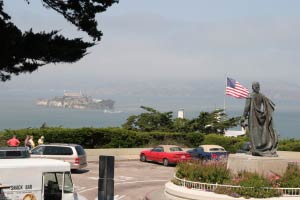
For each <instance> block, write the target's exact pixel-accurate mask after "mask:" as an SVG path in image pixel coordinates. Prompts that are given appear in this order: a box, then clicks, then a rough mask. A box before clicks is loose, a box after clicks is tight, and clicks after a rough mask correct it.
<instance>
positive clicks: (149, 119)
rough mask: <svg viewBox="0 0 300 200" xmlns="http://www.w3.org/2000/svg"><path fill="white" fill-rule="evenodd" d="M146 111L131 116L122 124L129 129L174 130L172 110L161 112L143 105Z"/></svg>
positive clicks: (147, 130)
mask: <svg viewBox="0 0 300 200" xmlns="http://www.w3.org/2000/svg"><path fill="white" fill-rule="evenodd" d="M141 108H142V109H144V110H146V111H147V112H146V113H141V114H140V115H138V116H130V117H128V119H127V122H126V123H124V124H123V125H122V127H123V128H126V129H128V130H140V131H146V132H149V131H171V130H172V125H173V122H172V112H164V113H161V112H159V111H157V110H155V109H153V108H149V107H145V106H141Z"/></svg>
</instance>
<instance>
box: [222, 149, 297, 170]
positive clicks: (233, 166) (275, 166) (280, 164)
mask: <svg viewBox="0 0 300 200" xmlns="http://www.w3.org/2000/svg"><path fill="white" fill-rule="evenodd" d="M289 163H297V164H298V165H300V157H298V159H295V158H291V157H287V156H284V155H281V154H278V157H261V156H252V155H247V154H242V153H237V154H230V155H229V158H228V162H227V168H228V169H230V170H231V171H232V172H233V173H234V174H237V173H238V172H240V171H244V170H245V171H249V172H257V173H259V174H262V175H269V174H274V173H276V174H278V175H282V174H283V173H284V172H285V170H286V167H287V166H288V164H289Z"/></svg>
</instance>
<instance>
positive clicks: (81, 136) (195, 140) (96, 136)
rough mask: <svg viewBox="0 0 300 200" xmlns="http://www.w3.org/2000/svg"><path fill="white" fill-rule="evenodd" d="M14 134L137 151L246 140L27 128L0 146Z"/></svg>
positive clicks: (292, 146)
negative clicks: (165, 145)
mask: <svg viewBox="0 0 300 200" xmlns="http://www.w3.org/2000/svg"><path fill="white" fill-rule="evenodd" d="M12 135H16V136H17V138H18V139H19V140H20V141H21V145H22V146H23V145H24V140H25V138H26V135H32V136H33V137H34V141H35V142H37V140H38V138H40V136H42V135H43V136H44V137H45V143H56V142H57V143H76V144H81V145H82V146H83V147H84V148H137V147H153V146H155V145H158V144H176V145H180V146H182V147H189V148H193V147H197V146H199V145H201V144H216V145H220V146H223V147H224V148H225V149H226V150H227V151H229V152H231V153H235V152H236V150H237V149H239V148H241V146H242V145H243V143H244V142H245V141H247V140H248V139H247V137H245V136H239V137H224V136H223V135H220V134H208V135H204V134H202V133H198V132H193V133H176V132H159V131H154V132H138V131H130V130H126V129H123V128H91V127H89V128H77V129H76V128H75V129H71V128H61V127H50V128H27V129H18V130H9V129H8V130H5V131H2V132H0V146H6V141H7V140H8V139H9V138H11V137H12ZM278 150H280V151H300V140H295V139H284V140H280V141H279V147H278Z"/></svg>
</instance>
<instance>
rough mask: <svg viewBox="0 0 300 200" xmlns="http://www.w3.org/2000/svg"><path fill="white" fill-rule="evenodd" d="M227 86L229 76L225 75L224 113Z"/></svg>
mask: <svg viewBox="0 0 300 200" xmlns="http://www.w3.org/2000/svg"><path fill="white" fill-rule="evenodd" d="M226 87H227V76H226V75H225V90H224V105H223V109H224V113H226Z"/></svg>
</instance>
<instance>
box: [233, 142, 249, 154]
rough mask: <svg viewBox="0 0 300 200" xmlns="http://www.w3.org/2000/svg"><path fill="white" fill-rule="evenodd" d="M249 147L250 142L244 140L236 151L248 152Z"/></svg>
mask: <svg viewBox="0 0 300 200" xmlns="http://www.w3.org/2000/svg"><path fill="white" fill-rule="evenodd" d="M250 149H251V144H250V142H245V143H244V144H243V146H242V148H240V149H238V150H237V151H236V152H237V153H249V152H250Z"/></svg>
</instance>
